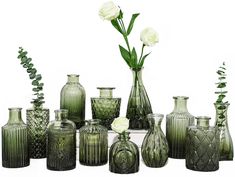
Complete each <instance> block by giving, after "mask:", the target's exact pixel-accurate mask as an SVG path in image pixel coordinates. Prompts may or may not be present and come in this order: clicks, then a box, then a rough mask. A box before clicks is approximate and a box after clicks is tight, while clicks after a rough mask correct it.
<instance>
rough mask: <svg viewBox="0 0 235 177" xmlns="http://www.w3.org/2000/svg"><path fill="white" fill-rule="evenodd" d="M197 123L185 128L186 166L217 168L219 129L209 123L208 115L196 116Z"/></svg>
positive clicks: (194, 168) (197, 169)
mask: <svg viewBox="0 0 235 177" xmlns="http://www.w3.org/2000/svg"><path fill="white" fill-rule="evenodd" d="M196 119H197V125H196V126H189V127H188V128H187V137H186V167H187V168H188V169H190V170H195V171H215V170H218V169H219V131H218V128H217V127H211V126H210V125H209V120H210V117H205V116H204V117H197V118H196Z"/></svg>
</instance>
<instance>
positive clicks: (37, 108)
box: [26, 104, 49, 159]
mask: <svg viewBox="0 0 235 177" xmlns="http://www.w3.org/2000/svg"><path fill="white" fill-rule="evenodd" d="M26 117H27V128H28V138H29V154H30V158H33V159H40V158H46V136H47V135H46V130H47V125H48V123H49V109H46V108H43V104H41V105H35V104H33V108H31V109H27V110H26Z"/></svg>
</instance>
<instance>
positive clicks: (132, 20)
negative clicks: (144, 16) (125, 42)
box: [127, 13, 139, 35]
mask: <svg viewBox="0 0 235 177" xmlns="http://www.w3.org/2000/svg"><path fill="white" fill-rule="evenodd" d="M138 16H139V13H138V14H133V15H132V17H131V20H130V23H129V25H128V28H127V35H129V34H130V33H131V30H132V28H133V26H134V22H135V19H136V18H137V17H138Z"/></svg>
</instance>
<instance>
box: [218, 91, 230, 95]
mask: <svg viewBox="0 0 235 177" xmlns="http://www.w3.org/2000/svg"><path fill="white" fill-rule="evenodd" d="M226 93H228V91H222V92H215V94H226Z"/></svg>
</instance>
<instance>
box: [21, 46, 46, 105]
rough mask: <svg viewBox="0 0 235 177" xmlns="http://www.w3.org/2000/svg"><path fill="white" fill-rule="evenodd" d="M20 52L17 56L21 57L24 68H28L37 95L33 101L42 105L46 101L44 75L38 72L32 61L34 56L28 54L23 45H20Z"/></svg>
mask: <svg viewBox="0 0 235 177" xmlns="http://www.w3.org/2000/svg"><path fill="white" fill-rule="evenodd" d="M18 53H19V55H18V57H17V58H18V59H20V61H21V63H20V64H21V65H22V66H23V68H25V69H26V71H27V73H28V74H29V78H30V79H31V80H32V86H33V89H32V91H33V92H34V94H33V95H35V96H36V98H33V101H32V103H33V104H34V105H35V106H40V105H42V103H44V101H43V100H44V94H43V93H42V91H43V86H44V84H43V83H42V82H41V79H42V76H41V74H38V73H37V69H36V68H35V66H34V64H33V63H32V58H29V57H28V56H27V54H28V52H27V51H25V50H24V49H23V48H22V47H19V51H18Z"/></svg>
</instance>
